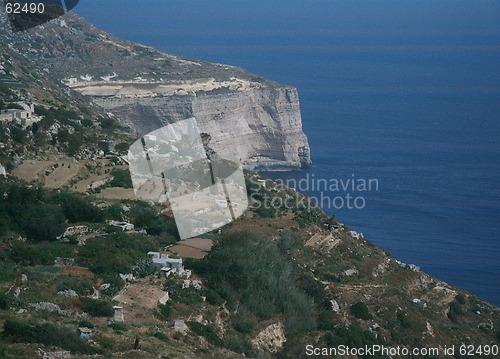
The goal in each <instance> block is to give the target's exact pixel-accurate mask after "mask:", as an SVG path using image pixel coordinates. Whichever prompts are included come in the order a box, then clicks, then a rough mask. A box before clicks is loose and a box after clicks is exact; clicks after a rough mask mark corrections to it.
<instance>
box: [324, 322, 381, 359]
mask: <svg viewBox="0 0 500 359" xmlns="http://www.w3.org/2000/svg"><path fill="white" fill-rule="evenodd" d="M323 341H324V343H325V344H326V345H327V346H328V347H338V346H339V345H346V346H349V347H351V348H364V347H365V346H368V347H371V346H373V345H380V344H384V342H383V341H381V340H379V339H377V338H376V337H375V335H373V334H372V333H370V332H369V331H368V330H364V329H362V328H361V327H360V326H359V325H358V324H356V323H355V324H352V325H350V326H347V327H338V328H335V330H334V333H331V332H329V333H327V334H325V335H324V336H323ZM362 358H371V359H378V358H380V359H381V358H385V357H384V356H381V355H377V354H375V355H365V356H362Z"/></svg>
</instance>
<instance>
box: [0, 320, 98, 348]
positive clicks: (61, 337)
mask: <svg viewBox="0 0 500 359" xmlns="http://www.w3.org/2000/svg"><path fill="white" fill-rule="evenodd" d="M2 335H3V336H4V337H5V338H8V339H10V340H12V341H14V342H19V343H40V344H45V345H54V346H58V347H61V348H63V349H66V350H69V351H71V352H73V353H79V354H97V353H100V350H98V349H95V348H93V347H91V346H90V345H89V344H87V343H86V342H85V341H84V340H83V339H80V338H79V336H78V335H77V333H76V331H75V330H74V329H73V330H72V329H70V328H67V327H62V326H61V327H60V326H57V325H54V324H49V323H44V324H36V325H30V324H28V323H25V322H21V321H14V320H7V321H6V322H5V324H4V331H3V333H2Z"/></svg>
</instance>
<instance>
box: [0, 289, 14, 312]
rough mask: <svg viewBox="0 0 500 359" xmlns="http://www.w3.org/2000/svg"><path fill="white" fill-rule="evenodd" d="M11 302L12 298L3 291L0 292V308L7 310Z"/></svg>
mask: <svg viewBox="0 0 500 359" xmlns="http://www.w3.org/2000/svg"><path fill="white" fill-rule="evenodd" d="M11 302H12V298H11V297H10V295H8V294H5V293H0V309H1V310H7V309H9V308H10V304H11Z"/></svg>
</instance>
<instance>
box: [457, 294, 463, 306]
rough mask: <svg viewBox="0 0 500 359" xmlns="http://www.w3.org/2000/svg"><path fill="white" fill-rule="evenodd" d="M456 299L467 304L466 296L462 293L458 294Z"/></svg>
mask: <svg viewBox="0 0 500 359" xmlns="http://www.w3.org/2000/svg"><path fill="white" fill-rule="evenodd" d="M455 300H456V301H457V302H458V303H459V304H461V305H464V304H465V297H464V296H463V295H462V294H457V296H456V297H455Z"/></svg>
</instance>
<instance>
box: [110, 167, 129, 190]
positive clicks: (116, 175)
mask: <svg viewBox="0 0 500 359" xmlns="http://www.w3.org/2000/svg"><path fill="white" fill-rule="evenodd" d="M111 174H112V175H113V179H112V180H111V182H109V185H110V186H111V187H123V188H132V178H131V177H130V172H129V171H128V170H122V169H120V168H113V170H112V171H111Z"/></svg>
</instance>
